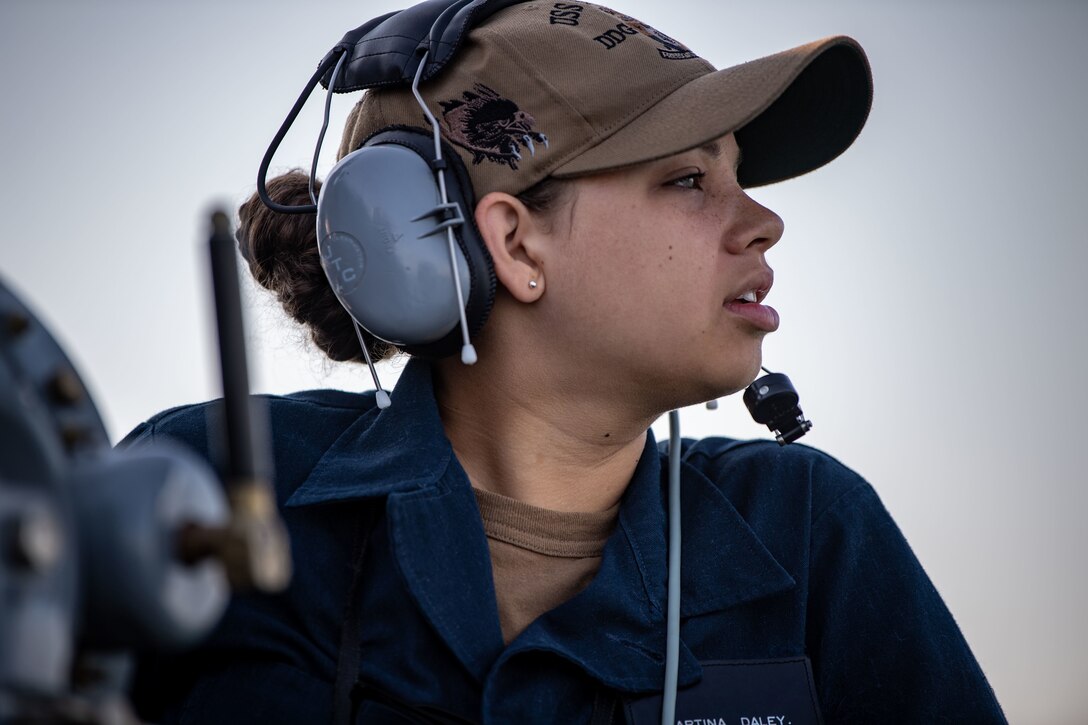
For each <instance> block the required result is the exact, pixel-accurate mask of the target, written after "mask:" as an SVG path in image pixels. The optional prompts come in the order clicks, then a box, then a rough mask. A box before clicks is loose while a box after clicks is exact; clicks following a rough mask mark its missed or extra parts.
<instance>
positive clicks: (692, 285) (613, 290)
mask: <svg viewBox="0 0 1088 725" xmlns="http://www.w3.org/2000/svg"><path fill="white" fill-rule="evenodd" d="M739 162H740V150H739V149H738V147H737V142H736V139H735V138H734V137H733V135H732V134H728V135H726V136H723V137H722V138H720V139H718V140H717V141H716V142H714V143H711V144H708V145H707V146H704V147H703V148H700V149H696V150H693V151H688V152H685V153H682V154H678V155H676V156H671V157H668V158H666V159H662V160H659V161H653V162H649V163H646V164H640V165H638V166H635V167H631V168H628V169H623V170H620V171H615V172H609V173H605V174H599V175H595V176H590V177H584V178H581V179H578V180H577V186H576V193H575V195H574V196H573V201H572V202H570V203H569V206H568V208H567V209H565V210H561V211H559V212H558V213H557V214H556V218H555V224H554V225H553V229H552V233H553V234H554V235H557V236H558V237H559V239H558V240H557V242H558V243H557V245H556V248H557V249H558V250H560V252H561V253H560V254H557V255H555V256H553V257H552V258H551V259H549V260H548V261H547V268H545V269H544V275H545V278H546V281H547V293H546V294H545V295H544V296H543V299H542V300H541V302H544V303H545V304H544V305H543V307H544V308H545V309H544V310H542V312H545V314H546V315H547V324H548V325H549V327H551V328H552V330H553V332H554V335H555V337H554V338H553V339H555V340H556V344H558V345H561V346H563V347H565V348H566V354H568V355H575V356H578V358H579V359H580V361H581V362H584V363H586V364H588V365H591V366H594V367H593V369H596V370H599V371H600V375H601V376H602V378H604V379H605V384H606V385H607V386H609V387H613V386H619V389H621V390H623V389H631V388H629V387H628V386H637V387H645V386H646V385H653V386H658V388H657V389H658V390H659V391H660V392H661V393H663V394H664V395H665V397H666V398H668V399H670V400H672V399H674V398H675V403H674V404H676V405H680V404H691V403H696V402H699V401H702V400H707V399H710V398H712V397H718V396H720V395H724V394H727V393H731V392H736V391H737V390H739V389H741V388H743V387H744V386H746V385H747V384H748V383H749V382H751V380H752V379H753V378H754V377H755V376H756V374H757V373H758V371H759V365H760V362H761V343H762V340H763V336H764V335H766V334H767V333H768V332H772V331H773V330H774V329H775V328H776V327H777V326H778V315H777V313H776V312H775V311H774V310H773V309H772V308H770V307H766V306H764V305H761V304H758V303H759V302H761V301H762V300H763V297H764V296H766V294H767V292H768V291H769V290H770V287H771V281H772V278H773V277H772V271H771V268H770V267H769V266H768V265H767V260H766V259H765V254H766V252H767V250H768V249H770V248H771V247H772V246H774V244H775V243H776V242H777V241H778V240H779V238H780V237H781V236H782V231H783V227H782V220H781V219H780V218H779V217H778V216H777V215H776V214H775V213H774V212H772V211H770V210H768V209H766V208H764V207H763V206H760V205H759V204H757V203H756V202H755V201H753V200H752V199H751V198H749V196H748V195H747V194H746V193H745V191H744V190H743V189H741V187H740V186H739V185H738V184H737V177H736V170H737V166H738V165H739ZM567 359H568V360H570V358H567Z"/></svg>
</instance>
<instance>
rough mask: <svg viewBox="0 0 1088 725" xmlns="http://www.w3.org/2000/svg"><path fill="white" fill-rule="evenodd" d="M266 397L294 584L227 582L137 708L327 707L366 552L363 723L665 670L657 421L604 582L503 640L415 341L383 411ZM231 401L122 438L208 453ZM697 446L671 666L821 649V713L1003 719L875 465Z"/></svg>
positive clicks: (560, 693) (569, 696) (488, 706)
mask: <svg viewBox="0 0 1088 725" xmlns="http://www.w3.org/2000/svg"><path fill="white" fill-rule="evenodd" d="M266 400H267V404H268V407H269V410H270V413H271V423H272V439H273V443H274V465H275V485H276V490H277V495H278V501H279V504H280V506H281V510H282V513H283V516H284V518H285V521H286V525H287V527H288V529H289V532H290V537H291V548H292V553H293V557H294V566H295V574H294V579H293V581H292V583H291V585H290V588H289V589H288V590H287V592H286V593H284V594H281V595H274V596H267V595H261V596H241V597H236V598H235V599H234V601H233V602H232V604H231V606H230V608H229V610H228V611H227V614H226V616H225V617H224V619H223V620H222V622H221V623H220V624H219V626H218V627H217V629H216V630H215V632H214V634H213V635H212V636H211V637H210V638H209V640H208V641H207V642H206V643H204V645H203V646H202V647H200V648H198V649H197V650H195V651H193V652H190V653H186V654H184V655H180V656H176V657H158V658H151V657H148V658H145V659H144V661H143V662H142V663H141V666H140V669H139V672H138V674H137V677H136V678H135V684H134V690H133V698H134V701H135V702H136V704H137V707H138V709H139V711H140V713H141V714H142V716H143V717H145V718H147V719H154V720H158V721H164V722H185V723H188V722H193V723H196V722H201V723H204V722H214V723H248V722H252V723H266V724H267V723H281V722H282V723H320V722H329V720H330V718H331V712H332V701H333V683H334V680H335V678H336V667H337V656H338V652H339V647H340V637H341V634H342V631H343V630H342V625H343V622H344V616H345V612H347V611H350V610H351V607H349V606H348V605H347V602H348V599H349V598H348V592H349V588H350V587H351V584H352V582H353V580H354V578H355V574H354V567H355V566H356V564H357V563H359V564H360V566H361V567H362V568H361V571H360V572H359V576H360V577H361V579H360V580H359V581H361V582H362V586H361V594H360V596H361V597H362V599H361V604H360V609H361V612H362V615H361V618H360V620H359V622H358V624H359V626H358V633H359V646H360V649H359V652H360V657H359V672H358V676H359V685H358V687H357V690H356V693H357V695H358V699H359V700H360V701H361V702H360V704H359V710H358V714H357V720H356V721H357V722H361V723H370V722H378V723H381V722H412V720H410V719H399V716H397V715H395V714H394V713H395V711H396V706H394V705H391V704H390V703H395V702H400V703H409V704H413V705H424V706H429V707H430V708H432V709H431V710H428V711H427V712H430V713H434V714H436V717H447V718H463V719H464V720H467V721H474V722H480V721H482V722H485V723H537V722H540V723H579V722H587V721H589V719H590V716H591V713H592V712H593V707H594V703H595V702H599V697H600V694H601V693H602V692H603V693H608V694H609V695H610V696H613V697H616V698H618V699H619V700H621V701H622V700H629V699H632V698H637V697H639V696H643V695H646V694H647V693H652V692H660V691H661V687H662V682H663V679H664V659H665V656H664V652H665V609H666V605H665V602H666V596H665V593H666V589H665V587H666V510H665V491H666V486H667V457H666V454H665V452H663V451H662V450H659V448H658V446H657V445H656V444H655V442H654V440H653V435H652V434H648V436H647V442H646V448H645V450H644V452H643V454H642V457H641V459H640V461H639V463H638V467H637V469H636V471H635V473H634V476H633V477H632V479H631V482H630V485H629V486H628V488H627V491H626V492H625V494H624V496H623V500H622V503H621V506H620V512H619V518H618V522H617V524H616V528H615V531H614V533H613V534H612V536H611V538H610V539H609V541H608V543H607V545H606V548H605V551H604V555H603V559H602V563H601V568H600V571H599V572H598V574H597V575H596V577H595V578H594V579H593V581H592V583H591V584H590V585H589V587H588V588H587V589H585V590H584V591H582V592H581V593H580V594H578V595H577V596H575V597H574V598H573V599H571V600H570V601H568V602H566V603H565V604H563V605H561V606H559V607H557V608H556V609H554V610H552V611H549V612H547V613H545V614H544V615H542V616H541V617H540V618H539V619H537V620H536V621H535V622H533V623H532V624H531V625H530V626H529V627H528V628H527V629H526V630H525V631H524V632H523V633H522V634H521V635H520V636H518V637H517V638H516V639H515V640H514V641H513V642H511V643H510V645H509V646H504V645H503V640H502V633H501V631H500V629H499V618H498V613H497V610H496V603H495V593H494V585H493V582H492V577H491V566H490V557H489V554H488V544H487V539H486V538H485V536H484V530H483V526H482V524H481V521H480V514H479V512H478V509H477V507H476V501H475V498H474V495H473V493H472V490H471V488H470V484H469V481H468V478H467V476H466V475H465V472H464V470H463V469H462V467H461V465H460V464H459V462H458V461H457V459H456V457H455V456H454V454H453V451H452V448H451V446H450V443H449V441H448V440H447V438H446V436H445V434H444V431H443V428H442V424H441V420H440V419H439V415H438V410H437V406H436V403H435V398H434V391H433V388H432V382H431V374H430V367H429V366H428V365H427V364H426V363H425V362H422V361H419V360H415V359H413V360H411V361H410V362H409V363H408V365H407V368H406V369H405V370H404V373H403V375H402V377H401V379H400V381H399V383H398V385H397V387H396V390H395V391H394V394H393V405H392V407H390V408H388V409H387V410H385V411H381V412H379V410H378V409H377V408H376V406H375V403H374V396H373V394H369V395H368V394H349V393H343V392H337V391H312V392H304V393H296V394H293V395H289V396H285V397H279V396H271V397H267V398H266ZM219 410H220V409H219V407H218V406H216V405H211V404H202V405H192V406H186V407H182V408H176V409H173V410H169V411H166V412H164V413H161V414H159V415H157V416H155V417H154V418H152V419H151V420H149V421H148V422H146V423H144V424H143V425H141V426H140V427H139V428H137V429H136V430H135V431H133V432H132V433H131V434H130V435H129V437H128V438H127V439H126V440H125V442H124V445H142V444H144V443H146V442H150V441H154V440H158V439H167V438H168V439H172V440H174V441H180V442H181V443H182V444H184V445H187V446H188V447H191V448H192V449H195V450H196V451H197V452H198V453H200V454H201V455H203V456H208V455H209V453H208V449H209V444H208V441H209V438H211V439H213V440H214V438H215V436H210V435H209V432H213V431H217V430H218V429H219V428H220V427H221V419H220V417H219V416H220V415H221V414H220V412H219ZM216 435H218V433H216ZM683 458H684V463H683V466H682V472H681V475H682V491H683V512H682V531H683V547H682V555H683V564H682V605H681V616H682V629H681V637H682V642H681V644H680V670H679V680H680V684H681V686H684V685H689V684H691V683H694V682H696V681H698V680H700V678H701V676H702V671H703V666H702V665H701V664H700V662H704V663H705V662H708V661H712V660H763V659H768V658H781V657H793V656H800V655H807V656H808V657H809V658H810V660H811V663H812V671H813V675H814V681H815V685H816V688H815V689H816V695H817V696H818V698H819V702H820V705H821V707H822V710H823V716H824V718H825V722H827V723H899V722H901V723H938V722H950V723H952V722H954V723H958V724H960V725H964V724H966V723H999V722H1004V717H1003V716H1002V714H1001V709H1000V707H999V705H998V704H997V701H996V700H995V698H994V695H993V692H992V690H991V688H990V687H989V685H988V683H987V682H986V679H985V677H984V675H983V673H982V671H981V670H980V668H979V666H978V664H977V663H976V661H975V659H974V657H973V656H972V654H971V651H970V649H969V648H968V646H967V643H966V642H965V641H964V639H963V637H962V635H961V634H960V632H959V629H958V628H957V626H956V623H955V622H954V621H953V618H952V616H951V615H950V613H949V612H948V610H947V608H946V607H945V605H944V603H943V602H942V601H941V598H940V596H939V595H938V593H937V591H936V590H935V589H934V587H933V585H932V584H931V583H930V581H929V579H928V578H927V577H926V575H925V572H924V571H923V570H922V567H921V565H920V564H919V563H918V561H917V559H916V558H915V557H914V555H913V553H912V552H911V550H910V548H909V546H908V545H907V542H906V541H905V540H904V539H903V536H902V535H901V534H900V532H899V529H898V528H897V527H896V525H895V523H894V522H893V521H892V519H891V517H890V516H889V515H888V513H887V511H886V510H885V509H884V507H883V506H882V505H881V502H880V500H879V499H878V498H877V495H876V493H875V492H874V491H873V489H872V488H871V487H870V486H869V485H868V484H867V483H866V482H865V481H864V480H862V479H861V478H860V477H859V476H857V475H856V474H855V473H853V472H852V471H850V470H849V469H847V468H846V467H844V466H843V465H841V464H840V463H838V462H837V461H835V460H834V459H833V458H831V457H829V456H827V455H825V454H823V453H821V452H819V451H816V450H814V449H811V448H808V447H805V446H802V445H791V446H788V447H784V448H781V447H779V446H778V445H776V444H774V443H773V442H769V441H735V440H730V439H727V438H708V439H704V440H702V441H698V442H693V441H688V440H685V441H684V444H683ZM368 512H370V514H369V518H368ZM374 512H377V513H374ZM367 522H369V523H367ZM361 527H365V530H366V531H367V533H368V538H367V544H366V549H365V555H364V556H363V557H362V561H361V562H356V561H353V556H352V554H353V551H355V550H356V545H355V544H354V543H353V542H356V541H357V539H356V535H357V534H356V532H358V531H359V530H360V528H361ZM617 712H619V711H617ZM730 725H734V724H733V723H730Z"/></svg>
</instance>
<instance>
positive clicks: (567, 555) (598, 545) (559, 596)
mask: <svg viewBox="0 0 1088 725" xmlns="http://www.w3.org/2000/svg"><path fill="white" fill-rule="evenodd" d="M472 490H473V491H474V492H475V493H476V503H477V504H478V505H479V507H480V517H481V518H482V519H483V522H484V533H486V534H487V545H488V548H489V549H490V550H491V574H492V577H493V578H494V580H495V595H496V598H497V600H498V604H499V625H500V626H501V627H502V638H503V641H504V642H506V644H509V643H510V642H511V641H513V639H514V638H515V637H517V636H518V635H519V634H521V632H522V631H523V630H524V629H525V628H526V627H528V626H529V624H530V623H531V622H532V621H533V620H534V619H536V618H537V617H539V616H540V615H541V614H543V613H544V612H547V611H548V610H550V609H554V608H555V607H558V606H559V605H560V604H562V603H563V602H565V601H567V600H568V599H570V598H572V597H573V596H574V595H575V594H577V593H578V592H580V591H582V590H583V589H585V588H586V587H587V586H589V582H590V581H592V579H593V577H594V575H596V573H597V570H598V569H599V568H600V566H601V555H602V554H603V553H604V545H605V542H606V541H608V537H609V535H611V533H612V529H613V528H614V527H615V525H616V517H617V515H618V514H619V510H620V506H619V504H618V503H617V504H616V505H615V506H613V507H612V508H610V509H608V510H607V511H601V512H599V513H598V512H592V513H582V512H573V513H571V512H566V511H552V510H550V509H542V508H538V507H536V506H530V505H529V504H527V503H523V502H521V501H518V500H516V499H512V498H508V497H506V496H500V495H499V494H497V493H491V492H489V491H482V490H480V489H478V488H474V489H472Z"/></svg>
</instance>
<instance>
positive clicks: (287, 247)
mask: <svg viewBox="0 0 1088 725" xmlns="http://www.w3.org/2000/svg"><path fill="white" fill-rule="evenodd" d="M568 186H569V184H568V182H566V181H563V180H560V179H554V178H551V177H548V178H546V179H544V180H543V181H541V182H539V183H537V184H536V185H535V186H533V187H530V188H529V189H526V190H525V191H523V192H522V193H521V194H518V195H517V198H518V199H519V200H520V201H521V202H522V203H523V204H525V206H526V207H527V208H528V209H529V210H530V211H531V212H533V213H534V214H538V215H548V214H550V213H551V212H552V211H553V210H554V208H555V206H556V205H557V203H559V202H560V201H561V200H563V199H565V197H566V194H567V190H568ZM320 188H321V185H320V182H317V181H316V180H315V182H314V193H317V191H318V190H319V189H320ZM268 193H269V196H271V197H272V200H273V201H275V202H277V203H280V204H288V205H296V204H309V203H310V194H309V176H308V175H307V174H306V173H304V172H303V171H301V170H299V169H294V170H292V171H288V172H287V173H286V174H282V175H281V176H277V177H276V178H274V179H270V180H269V181H268ZM238 218H239V226H238V234H237V237H238V247H239V249H240V250H241V253H242V257H243V258H245V260H246V261H247V262H248V263H249V271H250V273H251V274H252V275H253V278H254V279H256V280H257V282H258V283H259V284H260V285H261V286H262V287H264V288H266V289H268V290H270V291H271V292H272V293H273V294H274V295H275V296H276V299H277V300H278V301H279V303H280V304H281V305H283V309H284V310H285V311H286V312H287V314H288V315H290V316H291V318H292V319H294V320H295V321H297V322H300V323H302V324H303V325H305V326H306V327H307V328H308V329H309V331H310V337H311V339H313V341H314V343H315V344H316V345H317V346H318V347H319V348H320V349H321V350H322V352H324V353H325V354H326V355H328V356H329V357H330V358H332V359H333V360H337V361H352V362H363V361H364V358H363V354H362V350H361V349H360V347H359V340H358V338H357V337H356V335H355V329H354V324H353V323H352V320H351V317H350V316H349V315H348V313H347V312H346V311H345V310H344V308H343V306H342V305H341V304H340V302H339V300H337V299H336V295H334V294H333V291H332V287H331V286H330V285H329V281H328V278H327V277H326V276H325V271H324V270H323V269H322V268H321V258H320V255H319V252H318V250H317V225H316V224H315V223H314V215H313V214H280V213H278V212H274V211H272V210H271V209H269V208H268V207H266V206H265V205H264V203H263V202H262V201H261V200H260V198H259V197H258V196H257V195H256V194H253V195H252V196H251V197H250V198H249V199H248V200H246V202H245V203H244V204H242V206H241V207H239V208H238ZM363 339H364V340H365V341H366V345H367V350H368V351H369V352H370V357H371V358H372V359H373V360H374V361H375V362H377V361H378V360H384V359H387V358H391V357H393V356H394V355H396V354H397V353H398V352H400V349H399V348H397V347H396V346H395V345H391V344H389V343H387V342H384V341H382V340H379V339H377V338H375V337H373V336H372V335H370V334H368V333H367V332H365V331H364V332H363Z"/></svg>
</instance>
